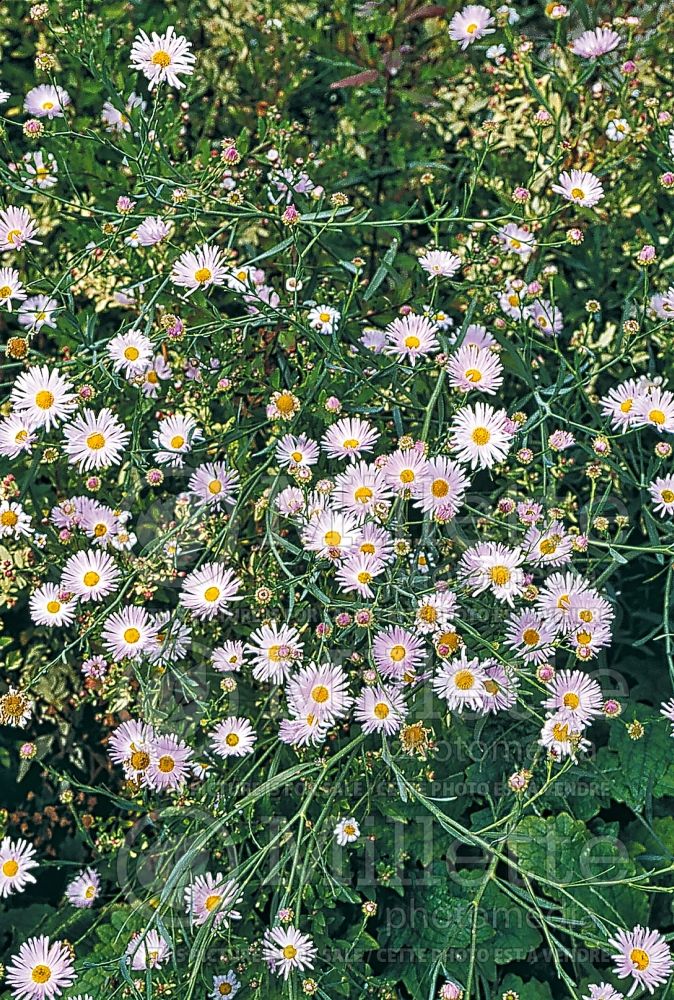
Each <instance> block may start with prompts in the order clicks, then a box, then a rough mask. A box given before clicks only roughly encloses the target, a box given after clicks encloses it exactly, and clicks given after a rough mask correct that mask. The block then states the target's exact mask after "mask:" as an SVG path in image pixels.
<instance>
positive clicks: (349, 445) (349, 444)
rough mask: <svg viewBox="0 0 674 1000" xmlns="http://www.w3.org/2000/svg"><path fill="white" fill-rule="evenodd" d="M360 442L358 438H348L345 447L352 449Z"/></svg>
mask: <svg viewBox="0 0 674 1000" xmlns="http://www.w3.org/2000/svg"><path fill="white" fill-rule="evenodd" d="M359 444H360V441H358V440H357V438H347V439H346V441H345V442H344V447H345V448H348V449H349V450H352V449H353V448H357V447H358V445H359Z"/></svg>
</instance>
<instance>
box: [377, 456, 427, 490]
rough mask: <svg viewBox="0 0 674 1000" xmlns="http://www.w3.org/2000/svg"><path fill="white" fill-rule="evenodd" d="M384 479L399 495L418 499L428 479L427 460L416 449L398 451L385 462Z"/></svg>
mask: <svg viewBox="0 0 674 1000" xmlns="http://www.w3.org/2000/svg"><path fill="white" fill-rule="evenodd" d="M384 479H385V480H386V482H387V484H388V485H389V486H390V487H391V489H393V490H395V491H396V493H398V494H399V495H411V496H413V497H418V496H420V494H421V492H422V490H423V489H424V486H425V485H426V484H427V483H428V481H429V479H430V471H429V468H428V459H427V458H426V457H425V456H424V455H423V454H422V452H420V451H417V449H416V448H406V449H405V450H404V451H403V450H401V449H398V451H394V452H393V454H392V455H389V457H388V458H387V460H386V465H385V466H384Z"/></svg>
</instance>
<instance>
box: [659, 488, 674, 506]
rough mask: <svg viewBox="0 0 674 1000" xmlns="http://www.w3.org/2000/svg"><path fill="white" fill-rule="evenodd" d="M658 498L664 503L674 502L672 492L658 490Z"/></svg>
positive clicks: (673, 492) (673, 493)
mask: <svg viewBox="0 0 674 1000" xmlns="http://www.w3.org/2000/svg"><path fill="white" fill-rule="evenodd" d="M660 496H661V497H662V499H663V500H664V501H665V503H671V502H672V500H674V491H672V490H667V489H665V490H660Z"/></svg>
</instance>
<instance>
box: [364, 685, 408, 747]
mask: <svg viewBox="0 0 674 1000" xmlns="http://www.w3.org/2000/svg"><path fill="white" fill-rule="evenodd" d="M406 715H407V709H406V707H405V700H404V698H403V695H402V692H401V691H400V690H398V689H397V688H393V687H386V686H385V685H384V684H376V685H374V686H373V687H365V688H363V690H362V691H361V693H360V694H359V696H358V698H357V700H356V704H355V706H354V718H355V719H356V722H359V723H360V726H361V729H362V730H363V732H364V733H368V734H369V733H385V734H386V735H387V736H391V735H392V734H393V733H397V732H398V730H399V729H400V727H401V726H402V724H403V723H404V721H405V718H406Z"/></svg>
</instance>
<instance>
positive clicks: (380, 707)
mask: <svg viewBox="0 0 674 1000" xmlns="http://www.w3.org/2000/svg"><path fill="white" fill-rule="evenodd" d="M373 711H374V714H375V716H376V717H377V718H378V719H387V718H388V717H389V715H390V714H391V709H390V708H389V706H388V705H387V704H386V702H385V701H378V702H377V704H376V705H375V706H374V709H373Z"/></svg>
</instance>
